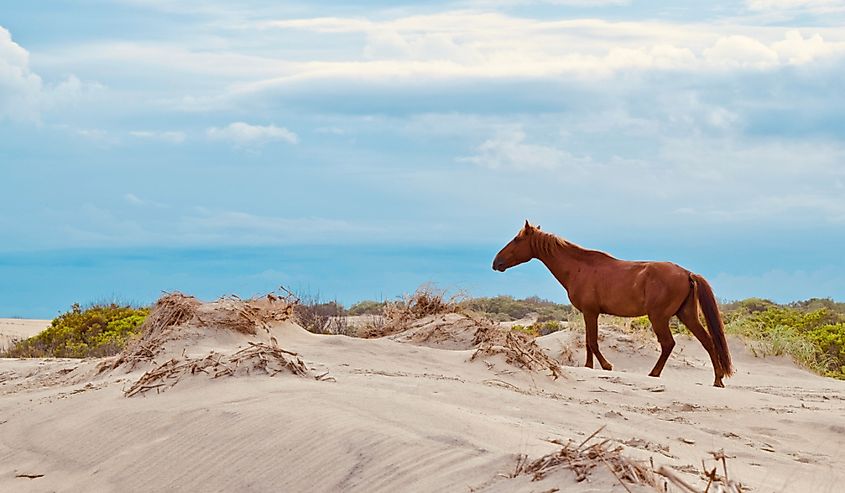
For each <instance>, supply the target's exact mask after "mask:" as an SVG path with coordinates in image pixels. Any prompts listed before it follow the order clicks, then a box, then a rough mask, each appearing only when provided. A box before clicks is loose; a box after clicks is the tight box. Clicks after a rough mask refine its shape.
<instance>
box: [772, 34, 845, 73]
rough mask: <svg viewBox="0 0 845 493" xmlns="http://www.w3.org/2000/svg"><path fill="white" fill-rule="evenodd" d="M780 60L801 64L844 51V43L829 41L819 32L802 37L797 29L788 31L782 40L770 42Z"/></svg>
mask: <svg viewBox="0 0 845 493" xmlns="http://www.w3.org/2000/svg"><path fill="white" fill-rule="evenodd" d="M772 48H773V49H774V50H775V51H776V52H777V53H778V55H779V56H780V59H781V61H783V62H784V63H789V64H792V65H801V64H805V63H809V62H812V61H813V60H816V59H818V58H822V57H826V56H831V55H835V54H837V53H843V52H845V43H841V42H840V43H830V42H827V41H825V40H824V39H823V38H822V37H821V35H820V34H818V33H816V34H813V35H812V36H808V37H807V38H804V37H803V36H802V35H801V33H800V32H798V31H789V32H787V33H786V36H785V38H784V39H783V40H782V41H778V42H776V43H774V44H772Z"/></svg>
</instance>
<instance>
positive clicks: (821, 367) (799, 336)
mask: <svg viewBox="0 0 845 493" xmlns="http://www.w3.org/2000/svg"><path fill="white" fill-rule="evenodd" d="M811 301H813V300H811ZM818 306H822V307H821V308H818V309H814V310H810V311H808V308H810V307H813V308H815V307H818ZM843 318H845V316H843V314H842V313H839V312H836V311H832V310H831V309H829V308H828V307H824V306H823V305H820V304H818V303H808V302H803V303H794V304H792V305H790V306H780V305H775V306H770V307H768V308H766V309H764V310H761V311H755V312H750V313H749V312H747V311H746V312H745V313H742V312H740V313H730V312H729V313H728V314H727V316H726V319H729V320H730V322H729V323H728V324H727V326H726V327H725V329H726V331H727V332H729V333H733V334H738V335H740V336H742V337H744V338H745V339H746V340H748V341H749V347H750V348H751V350H752V351H753V352H754V353H755V354H758V355H763V356H765V355H775V356H780V355H786V356H790V357H791V358H792V359H793V360H795V361H796V362H797V363H799V364H801V365H803V366H805V367H807V368H809V369H811V370H813V371H815V372H817V373H820V374H822V375H827V376H831V377H835V378H841V379H845V323H843Z"/></svg>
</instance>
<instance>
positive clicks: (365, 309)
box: [347, 300, 387, 315]
mask: <svg viewBox="0 0 845 493" xmlns="http://www.w3.org/2000/svg"><path fill="white" fill-rule="evenodd" d="M386 304H387V302H385V301H373V300H364V301H359V302H358V303H355V304H354V305H352V306H351V307H349V311H348V312H347V313H348V314H349V315H381V314H382V312H384V306H385V305H386Z"/></svg>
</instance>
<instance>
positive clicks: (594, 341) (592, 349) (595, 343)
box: [584, 312, 613, 370]
mask: <svg viewBox="0 0 845 493" xmlns="http://www.w3.org/2000/svg"><path fill="white" fill-rule="evenodd" d="M584 325H586V328H587V331H586V332H587V366H588V367H590V368H592V367H593V355H595V356H596V359H598V360H599V364H600V365H601V367H602V368H603V369H605V370H612V369H613V365H611V364H610V363H609V362H608V361H607V360H606V359H604V356H602V354H601V351H599V315H598V313H586V312H585V313H584Z"/></svg>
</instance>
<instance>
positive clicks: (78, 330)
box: [6, 303, 150, 358]
mask: <svg viewBox="0 0 845 493" xmlns="http://www.w3.org/2000/svg"><path fill="white" fill-rule="evenodd" d="M149 312H150V310H149V308H135V307H132V306H129V305H118V304H115V303H108V304H95V305H91V306H88V307H86V308H83V307H82V306H80V305H79V304H78V303H75V304H73V305H72V306H71V309H70V310H69V311H67V312H65V313H63V314H61V315H59V316H58V317H56V318H55V319H54V320H53V322H52V323H51V324H50V326H49V327H47V328H46V329H44V330H43V331H42V332H41V333H39V334H37V335H35V336H33V337H30V338H29V339H24V340H22V341H18V342H16V343H15V344H14V345H13V346H12V347H11V348H10V349H9V350H8V352H7V354H6V356H8V357H13V358H43V357H55V358H86V357H101V356H111V355H113V354H117V353H118V352H120V350H121V349H123V346H125V345H126V343H127V341H129V340H130V339H131V338H133V337H135V336H136V335H137V334H138V330H139V328H140V327H141V324H142V323H143V322H144V319H145V318H146V317H147V315H148V314H149Z"/></svg>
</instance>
